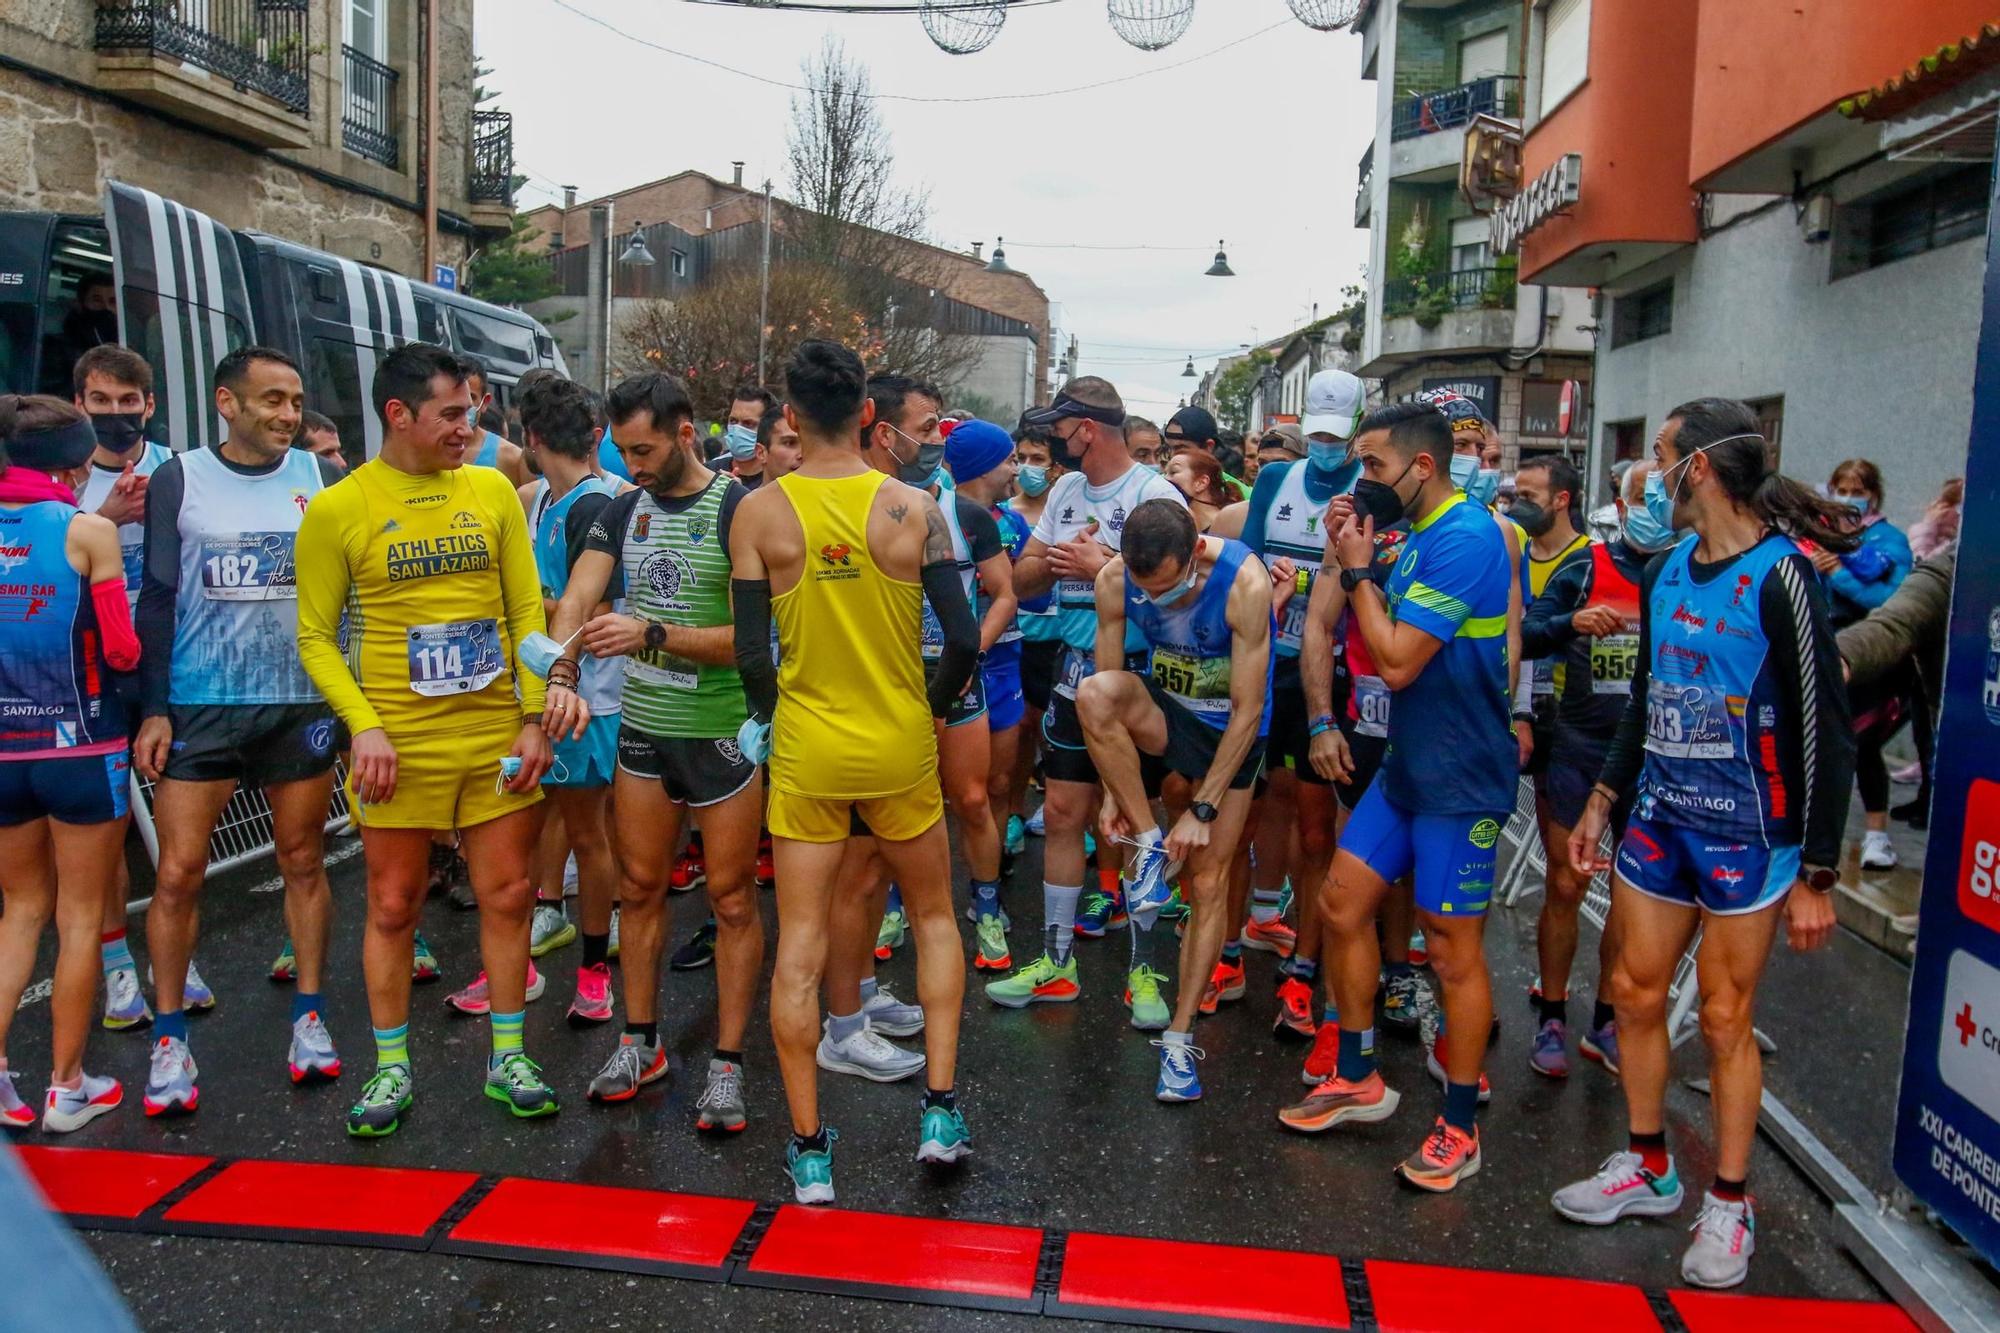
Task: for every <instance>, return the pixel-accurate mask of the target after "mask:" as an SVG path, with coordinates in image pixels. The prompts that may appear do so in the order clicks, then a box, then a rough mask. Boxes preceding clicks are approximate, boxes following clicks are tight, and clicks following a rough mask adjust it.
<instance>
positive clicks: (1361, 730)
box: [1354, 676, 1393, 740]
mask: <svg viewBox="0 0 2000 1333" xmlns="http://www.w3.org/2000/svg"><path fill="white" fill-rule="evenodd" d="M1392 697H1393V696H1391V694H1390V693H1389V683H1388V682H1387V681H1385V680H1383V679H1382V678H1381V677H1380V676H1356V677H1355V678H1354V717H1355V723H1354V730H1355V733H1356V734H1357V735H1361V736H1374V737H1377V738H1379V739H1385V740H1386V739H1387V738H1388V735H1389V701H1390V699H1391V698H1392Z"/></svg>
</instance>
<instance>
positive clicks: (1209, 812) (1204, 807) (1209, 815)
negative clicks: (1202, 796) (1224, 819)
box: [1188, 801, 1216, 824]
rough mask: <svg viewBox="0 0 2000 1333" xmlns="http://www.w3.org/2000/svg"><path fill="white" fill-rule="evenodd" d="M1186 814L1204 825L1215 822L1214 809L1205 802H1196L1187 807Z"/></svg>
mask: <svg viewBox="0 0 2000 1333" xmlns="http://www.w3.org/2000/svg"><path fill="white" fill-rule="evenodd" d="M1188 813H1189V814H1191V815H1193V816H1194V817H1195V818H1196V819H1198V820H1200V821H1201V822H1202V823H1204V824H1213V823H1214V822H1215V815H1216V809H1215V807H1214V806H1212V805H1210V804H1209V803H1208V802H1207V801H1196V802H1195V803H1194V804H1193V805H1191V806H1189V807H1188Z"/></svg>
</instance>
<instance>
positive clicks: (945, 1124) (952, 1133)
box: [917, 1106, 972, 1166]
mask: <svg viewBox="0 0 2000 1333" xmlns="http://www.w3.org/2000/svg"><path fill="white" fill-rule="evenodd" d="M970 1156H972V1134H971V1132H970V1131H969V1130H967V1129H966V1127H965V1116H964V1114H963V1113H962V1112H960V1111H959V1109H958V1108H957V1107H955V1106H954V1107H952V1108H950V1109H949V1110H947V1109H946V1108H944V1107H942V1106H926V1107H925V1108H924V1122H923V1128H922V1129H921V1130H920V1131H919V1133H918V1135H917V1160H918V1161H919V1162H930V1163H932V1164H934V1165H937V1166H950V1165H951V1164H952V1163H954V1162H957V1161H961V1160H963V1159H964V1158H967V1157H970Z"/></svg>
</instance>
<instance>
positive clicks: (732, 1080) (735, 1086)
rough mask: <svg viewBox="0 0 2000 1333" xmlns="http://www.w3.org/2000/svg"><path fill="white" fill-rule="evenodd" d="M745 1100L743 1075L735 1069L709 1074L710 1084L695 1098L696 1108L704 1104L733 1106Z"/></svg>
mask: <svg viewBox="0 0 2000 1333" xmlns="http://www.w3.org/2000/svg"><path fill="white" fill-rule="evenodd" d="M742 1100H743V1077H742V1075H740V1074H738V1073H737V1072H736V1071H735V1070H734V1069H725V1070H723V1071H722V1072H721V1073H719V1074H713V1075H710V1076H709V1080H708V1086H707V1087H705V1088H703V1089H702V1090H701V1096H700V1097H697V1098H696V1099H695V1103H694V1104H695V1109H697V1110H699V1109H700V1108H702V1107H704V1106H732V1105H734V1104H735V1103H737V1102H740V1101H742Z"/></svg>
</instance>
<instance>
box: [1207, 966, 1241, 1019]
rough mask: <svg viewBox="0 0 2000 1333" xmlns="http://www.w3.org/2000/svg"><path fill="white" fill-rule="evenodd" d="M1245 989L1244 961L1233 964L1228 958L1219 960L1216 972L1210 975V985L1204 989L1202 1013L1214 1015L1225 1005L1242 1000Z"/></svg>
mask: <svg viewBox="0 0 2000 1333" xmlns="http://www.w3.org/2000/svg"><path fill="white" fill-rule="evenodd" d="M1244 989H1245V983H1244V977H1243V960H1242V959H1240V958H1239V959H1237V960H1236V961H1235V962H1233V963H1232V962H1230V961H1229V960H1228V959H1227V958H1219V959H1217V960H1216V963H1215V971H1213V972H1211V973H1209V974H1208V985H1206V986H1204V987H1203V988H1202V992H1201V1012H1202V1013H1204V1014H1212V1013H1214V1012H1215V1011H1216V1010H1217V1009H1219V1008H1220V1007H1221V1006H1223V1005H1224V1004H1227V1003H1229V1002H1231V1001H1233V1000H1240V999H1242V998H1243V991H1244Z"/></svg>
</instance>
